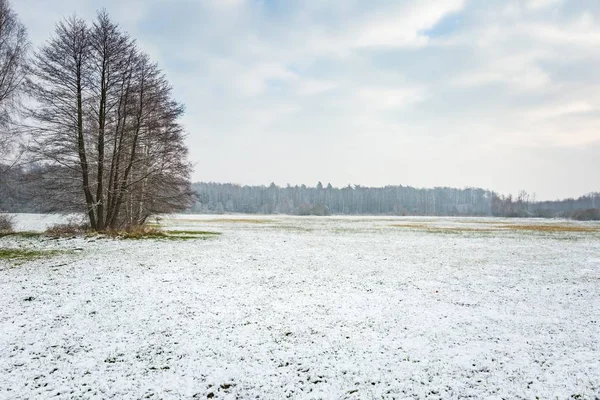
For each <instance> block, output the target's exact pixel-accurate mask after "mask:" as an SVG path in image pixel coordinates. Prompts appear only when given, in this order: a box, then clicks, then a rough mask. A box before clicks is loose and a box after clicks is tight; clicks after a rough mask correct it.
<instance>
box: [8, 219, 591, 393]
mask: <svg viewBox="0 0 600 400" xmlns="http://www.w3.org/2000/svg"><path fill="white" fill-rule="evenodd" d="M60 219H61V217H56V216H34V215H18V216H17V221H16V222H17V224H16V225H17V229H18V230H20V231H23V232H25V231H26V232H30V233H27V234H14V235H8V236H5V237H3V238H0V249H1V251H3V254H8V256H6V257H4V258H2V259H0V398H2V399H30V398H54V397H55V398H65V399H67V398H69V399H70V398H74V399H75V398H77V399H79V398H85V399H87V398H90V399H91V398H93V399H106V398H113V399H129V398H131V399H138V398H148V399H180V398H190V399H191V398H215V399H217V398H218V399H221V398H222V399H234V398H240V399H246V398H264V399H279V398H301V399H320V398H326V399H329V398H334V399H345V398H348V399H371V398H390V399H391V398H396V399H402V398H432V399H435V398H443V399H447V398H474V399H475V398H476V399H480V398H489V399H520V398H523V399H535V398H540V399H553V398H558V399H567V398H582V399H594V398H598V397H600V224H598V223H583V222H579V223H576V222H571V221H564V220H516V219H512V220H511V219H479V218H425V217H423V218H407V217H401V218H394V217H379V218H375V217H289V216H237V215H236V216H232V215H229V216H192V215H178V216H174V217H165V218H162V219H160V220H158V221H153V224H155V225H159V226H160V227H162V228H163V229H165V230H167V231H169V232H171V235H170V236H167V237H163V238H155V239H143V240H133V239H109V238H102V237H101V236H90V237H76V238H60V239H56V238H52V237H46V236H40V235H36V234H35V233H33V231H41V230H43V229H45V227H46V226H47V225H50V224H52V223H55V222H57V221H59V220H60ZM11 250H18V251H15V254H16V255H15V256H14V257H11V256H10V254H11V253H10V251H11ZM28 252H30V253H28ZM27 254H30V256H27Z"/></svg>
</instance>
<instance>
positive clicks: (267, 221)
mask: <svg viewBox="0 0 600 400" xmlns="http://www.w3.org/2000/svg"><path fill="white" fill-rule="evenodd" d="M201 222H220V223H232V224H271V223H273V222H275V221H273V220H272V219H261V218H217V219H207V220H203V221H201Z"/></svg>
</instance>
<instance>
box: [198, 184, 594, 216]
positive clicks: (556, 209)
mask: <svg viewBox="0 0 600 400" xmlns="http://www.w3.org/2000/svg"><path fill="white" fill-rule="evenodd" d="M193 189H194V191H195V193H196V196H197V198H196V202H195V204H194V205H193V207H192V209H191V210H190V211H191V212H193V213H201V214H222V213H247V214H290V215H398V216H407V215H410V216H496V217H523V218H525V217H537V218H557V217H559V218H571V219H577V220H600V192H594V193H590V194H587V195H584V196H581V197H579V198H577V199H573V198H570V199H564V200H556V201H536V199H535V196H534V195H531V194H529V193H527V192H526V191H520V192H519V194H518V195H517V196H516V197H513V196H512V195H506V196H505V195H501V194H498V193H496V192H494V191H490V190H485V189H481V188H463V189H458V188H450V187H435V188H431V189H427V188H414V187H410V186H402V185H397V186H385V187H366V186H360V185H355V186H351V185H348V186H346V187H343V188H336V187H333V186H332V185H331V184H327V185H323V184H322V183H321V182H319V183H317V185H316V186H314V187H307V186H306V185H301V186H290V185H288V186H286V187H280V186H277V185H275V184H274V183H271V184H270V185H269V186H242V185H236V184H231V183H226V184H221V183H195V184H194V185H193Z"/></svg>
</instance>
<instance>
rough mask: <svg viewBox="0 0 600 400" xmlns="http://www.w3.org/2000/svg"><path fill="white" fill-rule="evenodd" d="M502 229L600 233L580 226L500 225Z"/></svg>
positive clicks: (599, 229)
mask: <svg viewBox="0 0 600 400" xmlns="http://www.w3.org/2000/svg"><path fill="white" fill-rule="evenodd" d="M500 227H501V228H502V229H511V230H516V231H532V232H600V227H594V226H580V225H559V224H548V225H500Z"/></svg>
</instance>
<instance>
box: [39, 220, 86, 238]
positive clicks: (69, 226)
mask: <svg viewBox="0 0 600 400" xmlns="http://www.w3.org/2000/svg"><path fill="white" fill-rule="evenodd" d="M89 231H90V226H89V225H88V224H85V223H77V222H73V221H70V222H67V223H66V224H56V225H52V226H50V227H48V229H46V234H47V235H50V236H55V237H65V236H77V235H83V234H84V233H87V232H89Z"/></svg>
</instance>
